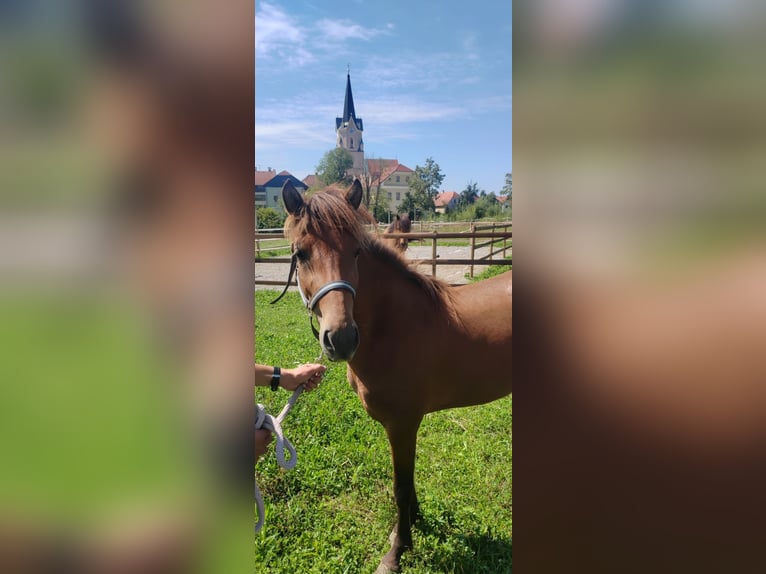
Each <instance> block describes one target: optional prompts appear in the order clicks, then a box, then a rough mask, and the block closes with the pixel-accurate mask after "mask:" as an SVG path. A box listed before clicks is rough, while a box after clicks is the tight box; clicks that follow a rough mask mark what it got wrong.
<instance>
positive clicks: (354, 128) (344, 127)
mask: <svg viewBox="0 0 766 574" xmlns="http://www.w3.org/2000/svg"><path fill="white" fill-rule="evenodd" d="M363 131H364V123H363V122H362V118H357V117H356V110H355V109H354V95H353V93H352V92H351V71H350V70H348V69H347V70H346V97H345V100H344V101H343V117H340V118H335V133H336V135H337V147H340V148H344V149H346V150H348V152H349V153H350V154H351V157H352V158H354V167H353V168H351V169H350V170H349V172H351V173H352V175H361V174H362V173H363V172H364V141H363V140H362V132H363Z"/></svg>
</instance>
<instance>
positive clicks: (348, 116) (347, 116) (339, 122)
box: [335, 71, 364, 131]
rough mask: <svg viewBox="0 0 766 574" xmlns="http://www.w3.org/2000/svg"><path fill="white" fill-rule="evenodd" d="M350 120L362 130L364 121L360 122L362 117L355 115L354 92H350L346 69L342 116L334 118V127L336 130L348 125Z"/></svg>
mask: <svg viewBox="0 0 766 574" xmlns="http://www.w3.org/2000/svg"><path fill="white" fill-rule="evenodd" d="M350 122H353V123H354V125H355V126H356V129H357V130H359V131H362V130H364V123H363V122H362V118H357V117H356V110H355V109H354V94H353V93H352V92H351V73H350V72H348V71H347V72H346V98H345V100H344V101H343V117H341V118H335V129H336V130H338V129H340V128H341V127H348V125H349V123H350Z"/></svg>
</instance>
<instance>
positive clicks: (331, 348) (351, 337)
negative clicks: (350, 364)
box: [319, 322, 359, 361]
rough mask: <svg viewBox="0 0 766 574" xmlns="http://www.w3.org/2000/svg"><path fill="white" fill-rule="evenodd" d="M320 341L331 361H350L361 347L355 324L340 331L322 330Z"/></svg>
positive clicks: (339, 329)
mask: <svg viewBox="0 0 766 574" xmlns="http://www.w3.org/2000/svg"><path fill="white" fill-rule="evenodd" d="M319 341H320V344H321V345H322V350H323V351H324V354H325V355H326V356H327V358H328V359H330V360H331V361H350V360H351V359H352V358H353V357H354V353H356V350H357V348H358V347H359V329H358V328H357V326H356V323H353V322H352V323H351V324H349V325H346V326H345V327H341V328H338V329H322V330H321V332H320V337H319Z"/></svg>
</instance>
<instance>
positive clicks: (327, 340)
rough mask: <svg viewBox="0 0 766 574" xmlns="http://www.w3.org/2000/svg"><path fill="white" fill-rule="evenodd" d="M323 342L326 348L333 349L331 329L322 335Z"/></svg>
mask: <svg viewBox="0 0 766 574" xmlns="http://www.w3.org/2000/svg"><path fill="white" fill-rule="evenodd" d="M322 342H323V343H324V346H325V349H328V350H333V349H334V347H333V344H332V340H331V339H330V331H325V332H324V336H323V337H322Z"/></svg>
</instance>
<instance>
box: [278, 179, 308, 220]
mask: <svg viewBox="0 0 766 574" xmlns="http://www.w3.org/2000/svg"><path fill="white" fill-rule="evenodd" d="M282 201H284V202H285V209H287V213H289V214H290V215H295V214H296V213H297V212H298V210H299V209H300V208H301V206H302V205H303V197H301V194H300V192H299V191H298V190H297V189H295V186H294V185H293V182H292V181H290V180H289V179H288V180H287V181H286V182H285V184H284V185H283V186H282Z"/></svg>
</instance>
